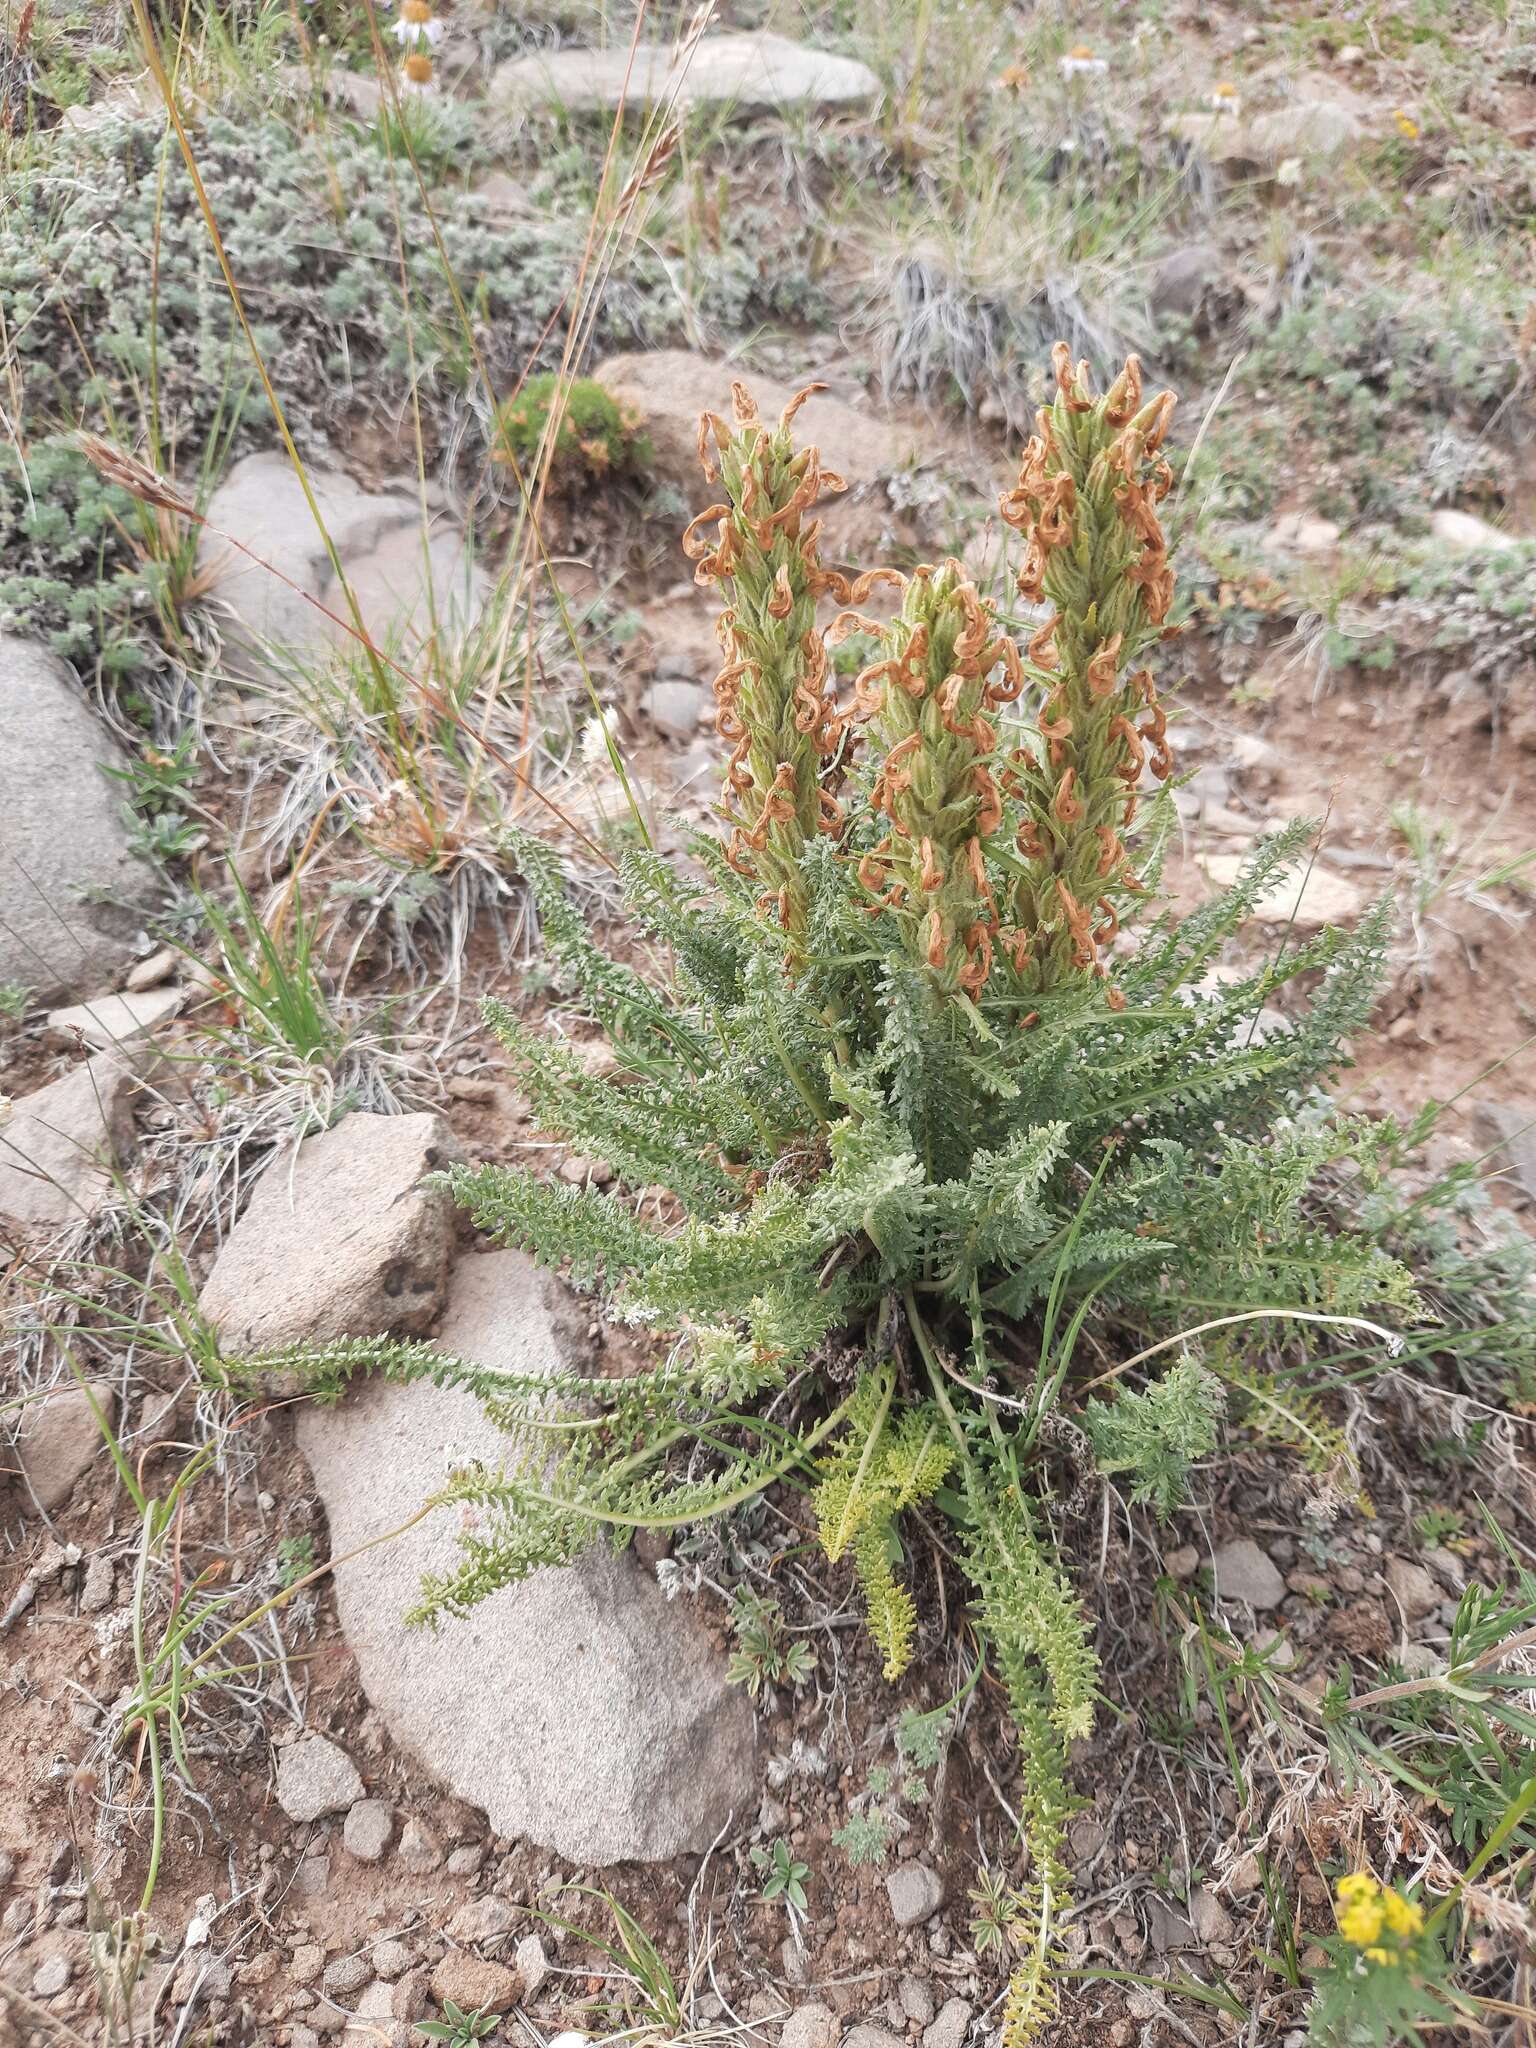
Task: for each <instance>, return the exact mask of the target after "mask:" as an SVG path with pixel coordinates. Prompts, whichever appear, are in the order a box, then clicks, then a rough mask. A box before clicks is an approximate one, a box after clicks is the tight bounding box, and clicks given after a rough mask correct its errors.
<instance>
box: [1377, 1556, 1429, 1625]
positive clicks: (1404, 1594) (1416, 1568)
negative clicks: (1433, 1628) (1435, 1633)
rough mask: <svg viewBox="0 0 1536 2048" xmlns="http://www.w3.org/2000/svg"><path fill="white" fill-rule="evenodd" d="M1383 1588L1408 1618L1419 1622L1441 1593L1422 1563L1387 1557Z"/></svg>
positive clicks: (1408, 1559)
mask: <svg viewBox="0 0 1536 2048" xmlns="http://www.w3.org/2000/svg"><path fill="white" fill-rule="evenodd" d="M1383 1577H1384V1578H1385V1579H1386V1582H1387V1590H1388V1592H1390V1593H1391V1595H1392V1597H1393V1599H1394V1600H1395V1601H1396V1602H1397V1604H1398V1605H1399V1606H1400V1607H1401V1608H1402V1610H1403V1613H1404V1615H1405V1616H1406V1617H1407V1619H1408V1620H1409V1621H1422V1620H1423V1619H1424V1617H1425V1615H1426V1614H1433V1613H1434V1611H1435V1609H1436V1608H1437V1607H1438V1606H1439V1605H1440V1601H1441V1599H1442V1597H1443V1596H1442V1594H1441V1591H1440V1588H1439V1587H1438V1586H1437V1585H1436V1583H1435V1581H1434V1579H1433V1578H1432V1577H1431V1576H1430V1574H1429V1573H1428V1572H1427V1571H1426V1570H1425V1569H1424V1567H1423V1565H1421V1564H1415V1563H1414V1562H1413V1560H1412V1559H1411V1558H1407V1557H1389V1558H1388V1559H1387V1562H1386V1565H1385V1567H1384V1570H1383Z"/></svg>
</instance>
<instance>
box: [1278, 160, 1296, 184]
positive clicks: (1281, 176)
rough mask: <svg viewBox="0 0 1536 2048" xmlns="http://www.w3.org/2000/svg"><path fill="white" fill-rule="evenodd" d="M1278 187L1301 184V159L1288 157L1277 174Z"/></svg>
mask: <svg viewBox="0 0 1536 2048" xmlns="http://www.w3.org/2000/svg"><path fill="white" fill-rule="evenodd" d="M1275 183H1276V184H1277V185H1299V184H1300V183H1301V158H1300V157H1299V156H1288V157H1287V158H1286V159H1285V161H1284V163H1282V164H1281V165H1280V167H1279V168H1278V170H1277V171H1276V172H1275Z"/></svg>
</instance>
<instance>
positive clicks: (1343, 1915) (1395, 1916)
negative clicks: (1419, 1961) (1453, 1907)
mask: <svg viewBox="0 0 1536 2048" xmlns="http://www.w3.org/2000/svg"><path fill="white" fill-rule="evenodd" d="M1334 1902H1335V1903H1334V1913H1335V1916H1336V1918H1337V1920H1338V1923H1339V1932H1340V1934H1342V1935H1343V1937H1344V1939H1345V1940H1346V1941H1347V1942H1348V1943H1349V1944H1350V1946H1351V1947H1352V1948H1358V1949H1361V1950H1363V1951H1364V1954H1365V1959H1366V1961H1367V1962H1369V1963H1390V1962H1395V1961H1397V1960H1398V1958H1399V1957H1400V1956H1401V1954H1402V1952H1403V1950H1404V1949H1406V1948H1408V1947H1409V1946H1410V1945H1411V1944H1412V1943H1413V1942H1414V1941H1415V1940H1417V1938H1418V1936H1419V1935H1421V1934H1422V1933H1423V1932H1424V1908H1423V1907H1422V1906H1420V1905H1418V1904H1416V1903H1415V1901H1414V1900H1412V1899H1405V1898H1404V1897H1403V1895H1402V1893H1401V1892H1398V1891H1393V1890H1392V1889H1391V1887H1390V1886H1383V1885H1379V1884H1378V1883H1377V1882H1376V1880H1375V1878H1374V1877H1372V1876H1371V1874H1370V1872H1369V1871H1368V1870H1356V1871H1354V1872H1352V1873H1351V1875H1350V1876H1348V1877H1341V1878H1340V1879H1339V1882H1338V1884H1337V1885H1336V1886H1335V1888H1334Z"/></svg>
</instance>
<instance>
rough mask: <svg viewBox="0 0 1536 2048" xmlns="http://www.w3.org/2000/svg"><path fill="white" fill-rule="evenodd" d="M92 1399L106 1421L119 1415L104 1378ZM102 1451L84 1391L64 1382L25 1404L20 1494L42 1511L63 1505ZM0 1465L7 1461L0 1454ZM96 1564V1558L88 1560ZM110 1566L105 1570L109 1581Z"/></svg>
mask: <svg viewBox="0 0 1536 2048" xmlns="http://www.w3.org/2000/svg"><path fill="white" fill-rule="evenodd" d="M90 1391H91V1396H92V1397H94V1399H95V1402H96V1406H97V1407H98V1408H99V1409H100V1410H101V1412H102V1414H103V1415H104V1416H105V1417H106V1419H107V1421H108V1422H109V1423H110V1422H111V1421H112V1418H113V1416H114V1414H115V1413H116V1411H117V1394H116V1391H115V1390H114V1389H113V1388H112V1387H110V1386H108V1385H107V1383H106V1382H105V1381H104V1380H98V1381H95V1382H94V1383H93V1384H92V1386H91V1390H90ZM104 1449H105V1439H104V1438H103V1436H102V1433H101V1429H100V1426H99V1424H98V1423H97V1421H96V1416H95V1413H94V1412H93V1410H92V1408H91V1402H90V1399H88V1398H87V1396H86V1391H85V1389H84V1388H83V1387H81V1386H78V1385H76V1384H75V1383H74V1382H73V1381H69V1382H67V1383H66V1384H65V1385H64V1386H62V1387H60V1388H59V1389H58V1390H57V1392H55V1393H52V1394H47V1395H45V1396H44V1397H43V1399H42V1400H40V1401H29V1402H28V1403H27V1405H26V1406H25V1407H24V1408H23V1409H22V1410H21V1414H20V1424H19V1428H18V1433H17V1438H16V1449H15V1459H16V1462H17V1464H18V1466H19V1469H20V1474H21V1478H22V1482H23V1488H22V1490H23V1494H24V1495H26V1494H30V1495H31V1497H32V1499H34V1500H35V1501H36V1502H37V1504H38V1506H39V1507H40V1508H42V1509H43V1511H44V1513H46V1514H50V1515H51V1514H52V1513H53V1512H54V1510H55V1509H56V1508H61V1507H63V1506H64V1504H65V1502H66V1501H67V1500H68V1499H69V1497H70V1495H71V1494H72V1493H73V1492H74V1490H75V1487H76V1486H77V1484H78V1483H79V1481H80V1479H81V1477H82V1476H83V1475H84V1473H85V1471H86V1468H87V1467H88V1466H89V1465H90V1464H91V1462H92V1461H93V1459H95V1458H96V1457H98V1456H99V1455H100V1454H101V1452H102V1451H103V1450H104ZM0 1461H3V1462H4V1463H6V1464H9V1463H10V1462H11V1459H10V1458H8V1457H6V1456H5V1454H4V1452H3V1451H0ZM91 1562H92V1565H93V1566H94V1565H95V1564H96V1563H97V1560H96V1559H95V1558H93V1559H92V1560H91ZM110 1576H111V1568H110V1566H109V1567H108V1578H109V1580H110Z"/></svg>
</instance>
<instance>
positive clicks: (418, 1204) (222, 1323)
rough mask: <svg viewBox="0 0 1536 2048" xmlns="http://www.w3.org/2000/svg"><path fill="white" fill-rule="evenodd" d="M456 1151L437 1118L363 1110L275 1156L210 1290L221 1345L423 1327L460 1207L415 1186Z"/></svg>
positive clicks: (209, 1308) (437, 1295)
mask: <svg viewBox="0 0 1536 2048" xmlns="http://www.w3.org/2000/svg"><path fill="white" fill-rule="evenodd" d="M0 1142H3V1140H0ZM457 1156H458V1148H457V1146H456V1145H455V1144H454V1140H453V1135H452V1133H451V1132H450V1131H449V1129H448V1126H447V1124H445V1123H444V1122H443V1120H442V1118H441V1117H440V1116H436V1115H432V1114H422V1115H419V1116H374V1115H370V1114H368V1113H367V1112H365V1111H362V1110H357V1111H354V1112H353V1114H352V1115H350V1116H344V1117H343V1118H342V1119H341V1121H340V1123H338V1124H334V1125H333V1126H332V1127H331V1129H330V1130H328V1131H322V1132H320V1133H319V1134H318V1135H317V1136H315V1137H313V1138H306V1139H305V1140H304V1142H303V1144H302V1145H300V1147H299V1149H298V1151H297V1152H296V1153H283V1154H280V1155H279V1156H278V1157H277V1158H276V1159H274V1160H273V1161H272V1163H271V1165H270V1166H268V1168H267V1170H266V1172H265V1173H264V1174H263V1175H262V1177H261V1179H260V1180H259V1181H258V1182H257V1184H256V1190H255V1192H254V1194H253V1195H252V1196H251V1199H250V1201H249V1202H248V1203H247V1205H246V1208H245V1211H244V1213H243V1214H242V1216H241V1217H240V1220H239V1222H238V1223H236V1225H235V1227H234V1229H233V1230H232V1231H231V1232H230V1234H229V1236H228V1238H227V1239H226V1240H225V1243H224V1247H223V1249H222V1250H221V1251H220V1253H219V1255H218V1258H217V1259H216V1260H215V1261H214V1266H213V1271H212V1272H211V1273H210V1274H209V1275H208V1279H207V1282H206V1284H205V1286H204V1288H203V1292H202V1296H201V1300H200V1306H201V1308H202V1311H203V1314H204V1315H205V1316H207V1318H208V1319H209V1321H210V1322H211V1323H212V1324H213V1325H214V1327H215V1328H216V1329H217V1331H218V1333H219V1337H220V1340H221V1342H222V1343H223V1344H224V1346H225V1348H226V1350H230V1351H253V1350H263V1349H266V1348H267V1347H269V1346H273V1345H279V1344H290V1343H296V1342H298V1341H299V1340H300V1339H307V1338H312V1339H314V1340H315V1341H317V1342H324V1341H325V1340H326V1339H328V1338H331V1337H373V1336H380V1335H382V1334H384V1333H385V1332H399V1333H404V1334H409V1335H420V1334H421V1333H422V1332H423V1331H424V1330H426V1329H427V1328H428V1327H429V1326H430V1325H431V1324H432V1323H433V1322H434V1321H435V1320H436V1317H437V1314H438V1311H439V1309H440V1308H441V1307H442V1304H443V1298H444V1292H445V1289H446V1287H447V1282H448V1266H449V1261H450V1259H451V1257H452V1254H453V1233H454V1207H453V1201H452V1198H451V1197H450V1195H449V1194H448V1193H447V1191H446V1190H445V1189H442V1188H424V1187H422V1186H421V1185H420V1183H421V1181H422V1179H423V1178H424V1176H425V1175H427V1174H429V1173H432V1172H434V1171H436V1169H437V1168H439V1167H442V1166H446V1165H448V1164H449V1162H450V1161H451V1160H453V1159H455V1158H457Z"/></svg>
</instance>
